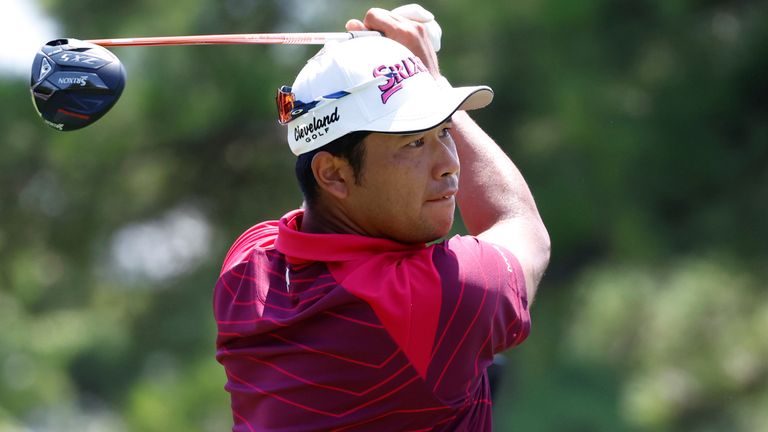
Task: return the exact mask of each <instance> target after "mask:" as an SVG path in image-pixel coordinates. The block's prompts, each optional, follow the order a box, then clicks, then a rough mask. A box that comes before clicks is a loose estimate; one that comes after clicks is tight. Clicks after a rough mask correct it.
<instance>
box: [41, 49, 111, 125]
mask: <svg viewBox="0 0 768 432" xmlns="http://www.w3.org/2000/svg"><path fill="white" fill-rule="evenodd" d="M125 79H126V76H125V68H124V67H123V65H122V63H120V60H119V59H118V58H117V57H116V56H115V55H114V54H112V53H111V52H109V51H108V50H107V49H106V48H104V47H101V46H99V45H95V44H92V43H89V42H84V41H81V40H78V39H55V40H52V41H50V42H48V43H46V44H45V45H43V47H42V48H41V49H40V51H38V53H37V54H36V55H35V59H34V61H33V62H32V77H31V80H30V90H31V92H32V100H33V102H34V105H35V109H37V112H38V114H40V117H42V119H43V121H45V123H46V124H47V125H48V126H50V127H52V128H54V129H56V130H59V131H70V130H75V129H80V128H83V127H85V126H88V125H89V124H91V123H93V122H95V121H96V120H98V119H99V118H101V117H102V116H103V115H104V114H106V113H107V111H109V109H110V108H112V106H113V105H114V104H115V102H117V99H118V98H119V97H120V94H121V93H122V92H123V88H124V87H125Z"/></svg>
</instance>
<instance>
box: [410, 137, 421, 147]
mask: <svg viewBox="0 0 768 432" xmlns="http://www.w3.org/2000/svg"><path fill="white" fill-rule="evenodd" d="M423 145H424V138H419V139H417V140H416V141H411V142H409V143H408V147H414V148H415V147H421V146H423Z"/></svg>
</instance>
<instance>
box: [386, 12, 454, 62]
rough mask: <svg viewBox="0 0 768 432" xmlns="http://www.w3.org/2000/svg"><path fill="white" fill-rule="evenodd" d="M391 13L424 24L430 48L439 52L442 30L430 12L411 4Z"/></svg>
mask: <svg viewBox="0 0 768 432" xmlns="http://www.w3.org/2000/svg"><path fill="white" fill-rule="evenodd" d="M392 13H394V14H397V15H400V16H401V17H403V18H407V19H409V20H411V21H416V22H418V23H422V24H424V27H425V28H426V30H427V35H429V39H430V41H432V47H433V48H434V49H435V52H438V51H440V38H441V37H442V36H443V29H442V28H440V24H438V23H437V21H435V16H434V15H432V12H430V11H428V10H426V9H424V8H423V7H421V6H420V5H417V4H416V3H411V4H407V5H403V6H400V7H396V8H394V9H392Z"/></svg>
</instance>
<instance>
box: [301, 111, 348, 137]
mask: <svg viewBox="0 0 768 432" xmlns="http://www.w3.org/2000/svg"><path fill="white" fill-rule="evenodd" d="M340 119H341V117H340V116H339V107H336V109H334V110H333V112H332V113H331V114H328V115H325V116H323V117H314V118H313V119H312V122H311V123H304V124H300V125H298V126H296V127H295V128H294V129H293V138H294V139H295V140H296V141H301V140H304V141H306V142H310V141H312V140H316V139H318V138H320V137H321V136H323V135H325V134H327V133H328V130H329V129H330V128H329V127H328V126H330V125H331V124H333V123H336V122H337V121H339V120H340Z"/></svg>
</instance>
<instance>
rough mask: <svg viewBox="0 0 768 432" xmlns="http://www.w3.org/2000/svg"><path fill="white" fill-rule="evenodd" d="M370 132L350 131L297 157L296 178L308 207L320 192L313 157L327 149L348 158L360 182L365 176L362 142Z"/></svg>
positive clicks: (357, 181)
mask: <svg viewBox="0 0 768 432" xmlns="http://www.w3.org/2000/svg"><path fill="white" fill-rule="evenodd" d="M369 134H370V132H368V131H355V132H350V133H348V134H346V135H344V136H342V137H340V138H337V139H335V140H333V141H331V142H329V143H328V144H326V145H324V146H322V147H320V148H317V149H315V150H312V151H310V152H307V153H304V154H301V155H299V157H298V159H296V179H297V180H298V181H299V187H300V188H301V192H302V193H303V194H304V201H305V202H306V204H307V206H308V207H312V206H314V205H315V203H316V202H317V198H318V197H319V194H320V191H319V190H318V184H317V179H315V174H314V173H313V172H312V159H313V158H314V157H315V155H316V154H317V153H318V152H321V151H326V152H328V153H330V154H332V155H334V156H336V157H341V158H344V159H346V160H347V162H349V165H350V166H351V167H352V172H353V173H354V174H355V184H359V183H360V180H361V179H362V177H363V159H364V158H365V146H363V145H362V144H363V140H364V139H365V137H367V136H368V135H369Z"/></svg>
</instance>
